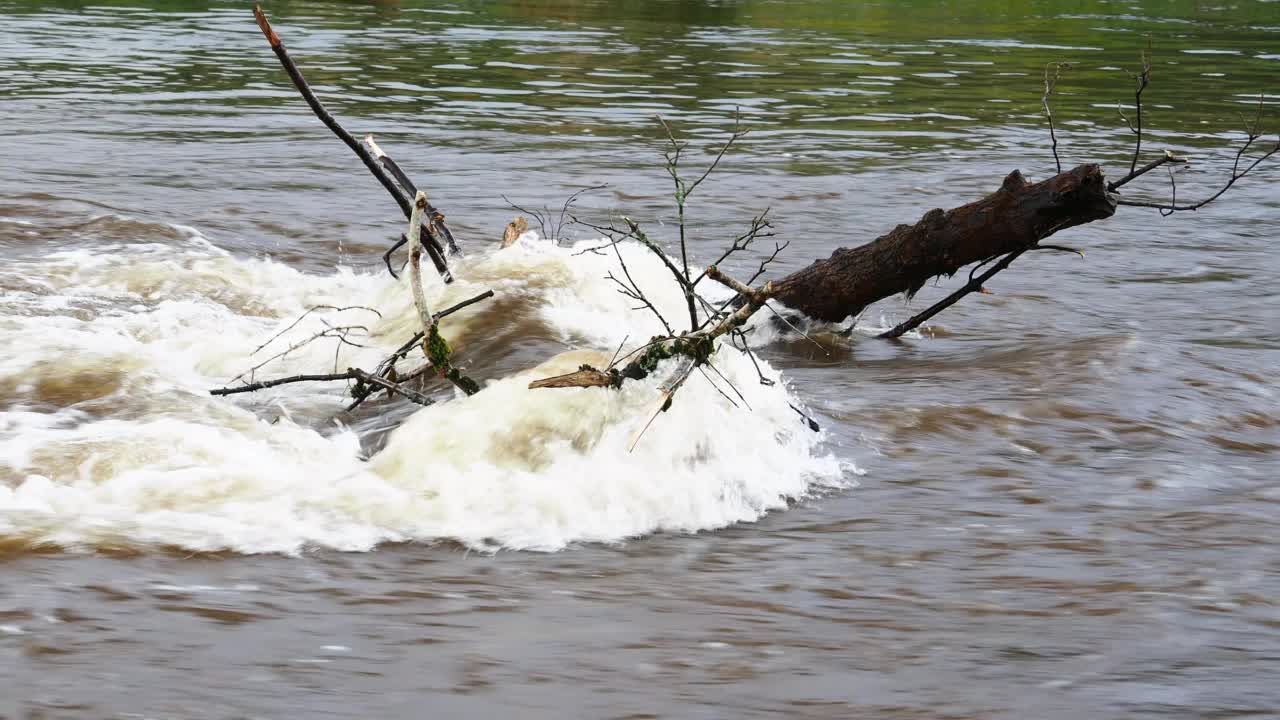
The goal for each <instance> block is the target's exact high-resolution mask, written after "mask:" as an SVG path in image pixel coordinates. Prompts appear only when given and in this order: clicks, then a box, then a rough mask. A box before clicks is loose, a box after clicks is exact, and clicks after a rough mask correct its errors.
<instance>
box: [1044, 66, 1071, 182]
mask: <svg viewBox="0 0 1280 720" xmlns="http://www.w3.org/2000/svg"><path fill="white" fill-rule="evenodd" d="M1071 65H1072V64H1071V63H1065V62H1051V63H1048V64H1047V65H1045V66H1044V94H1042V95H1041V96H1040V104H1041V105H1042V106H1043V107H1044V116H1045V118H1046V119H1048V121H1049V140H1050V141H1051V142H1052V148H1053V164H1054V166H1056V167H1057V169H1058V172H1062V160H1061V159H1060V158H1059V157H1058V134H1057V133H1056V132H1055V131H1054V128H1053V110H1051V109H1050V108H1049V97H1050V96H1051V95H1053V91H1054V89H1055V88H1057V86H1058V79H1059V78H1060V77H1062V71H1063V70H1067V69H1069V68H1071ZM1050 70H1052V71H1053V74H1052V75H1050V74H1049V71H1050Z"/></svg>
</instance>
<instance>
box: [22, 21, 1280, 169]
mask: <svg viewBox="0 0 1280 720" xmlns="http://www.w3.org/2000/svg"><path fill="white" fill-rule="evenodd" d="M265 6H266V8H267V10H268V13H269V14H270V15H271V16H272V17H273V18H274V19H275V21H276V24H277V26H278V28H279V30H280V32H281V35H282V36H283V37H284V39H285V42H286V44H287V45H288V46H290V47H291V48H292V49H293V52H294V54H295V56H296V57H297V59H298V61H299V62H300V64H301V65H302V66H303V67H304V69H305V71H306V73H307V75H308V77H309V78H310V79H311V81H312V83H313V84H314V85H315V86H316V88H317V89H318V90H319V91H321V92H322V93H323V94H324V95H325V96H326V97H327V98H330V102H331V103H332V104H333V105H334V106H335V109H337V110H339V111H340V112H342V113H344V114H347V115H357V116H366V117H369V116H377V117H379V118H381V119H383V120H386V121H387V122H396V123H400V122H403V123H409V124H413V123H426V124H428V125H435V126H437V127H446V128H449V129H450V130H453V131H467V132H471V133H476V132H486V131H502V132H515V133H518V134H520V135H523V136H538V137H543V138H545V139H546V140H547V141H548V142H550V143H552V144H554V143H555V142H556V138H557V137H561V138H564V137H568V138H581V137H583V136H585V135H587V134H591V135H594V136H597V137H601V136H603V137H611V136H627V135H636V134H640V135H644V136H646V137H652V136H653V134H654V132H655V131H654V126H653V122H652V118H653V116H654V115H656V114H661V115H664V116H667V117H669V118H672V119H673V120H674V121H675V122H676V123H677V124H679V125H681V126H682V127H683V128H684V130H685V131H686V132H690V133H697V132H700V131H701V130H710V129H713V128H722V127H724V126H725V125H726V124H727V123H728V122H730V118H731V117H732V115H733V114H734V112H741V113H742V115H743V116H744V118H745V119H746V121H747V122H748V123H749V124H750V125H752V126H754V127H756V128H760V129H761V130H764V131H766V132H765V133H763V134H759V135H757V138H756V141H755V142H756V143H767V142H768V138H769V137H770V135H769V134H768V132H767V131H771V130H772V131H776V133H785V134H786V135H787V137H788V138H789V141H791V142H792V143H793V144H794V142H795V140H796V138H797V137H799V138H803V139H804V142H803V143H800V144H801V145H804V146H805V147H807V148H808V149H811V150H813V151H815V152H817V153H818V157H819V159H818V160H816V161H815V157H813V156H811V157H810V158H809V159H808V160H807V161H806V162H805V163H803V164H799V163H797V167H796V168H795V169H794V171H796V172H805V173H809V172H814V173H821V172H824V171H825V170H824V165H823V163H822V162H821V160H820V154H821V151H822V149H823V148H835V147H839V148H841V150H842V151H843V152H858V151H860V150H861V151H865V152H867V153H869V154H876V155H879V156H884V155H886V154H887V153H889V152H891V151H906V152H923V151H927V150H928V149H929V148H931V147H933V146H936V145H939V144H945V145H948V146H957V147H959V146H964V145H965V143H966V142H971V143H981V144H986V145H990V144H991V143H992V142H998V141H994V140H993V138H996V137H998V132H997V131H1000V130H1003V129H1006V128H1010V127H1038V126H1039V125H1040V124H1041V123H1042V121H1041V117H1040V105H1039V99H1040V91H1041V83H1042V81H1041V73H1042V71H1043V68H1044V66H1045V64H1046V63H1049V62H1056V61H1070V62H1073V63H1075V66H1074V67H1073V68H1072V69H1071V70H1070V71H1068V72H1067V74H1066V75H1065V76H1064V78H1063V80H1062V81H1061V83H1060V84H1059V92H1060V96H1059V97H1058V98H1057V99H1056V100H1055V108H1056V114H1057V117H1058V119H1059V122H1060V123H1061V127H1062V129H1063V130H1064V132H1065V133H1067V135H1068V137H1070V138H1071V139H1072V141H1073V142H1075V143H1076V146H1077V147H1080V146H1081V145H1084V146H1085V147H1084V149H1086V150H1094V151H1096V152H1102V153H1106V152H1115V148H1117V147H1119V144H1120V143H1121V142H1122V141H1125V140H1126V131H1125V130H1124V129H1123V123H1122V121H1121V120H1120V118H1119V116H1118V114H1117V112H1116V109H1115V106H1116V104H1117V103H1127V102H1131V81H1130V80H1129V78H1128V75H1127V70H1129V69H1133V68H1134V67H1136V66H1137V65H1138V62H1139V56H1140V53H1141V50H1142V48H1143V47H1144V46H1145V45H1146V43H1147V42H1148V41H1150V42H1151V43H1152V44H1153V45H1154V46H1155V51H1156V69H1155V73H1154V78H1153V81H1154V84H1153V86H1152V88H1151V89H1150V90H1149V91H1148V94H1147V100H1148V102H1149V105H1148V107H1147V113H1146V120H1147V123H1148V126H1149V127H1153V128H1156V129H1157V131H1165V132H1178V133H1181V134H1180V135H1179V136H1178V142H1180V143H1182V144H1196V143H1201V142H1203V143H1205V144H1213V145H1220V144H1221V143H1222V137H1221V134H1222V133H1224V132H1227V131H1230V130H1234V129H1236V128H1238V126H1239V121H1238V118H1237V113H1238V112H1239V111H1241V110H1244V109H1246V105H1247V104H1248V103H1251V102H1255V100H1254V99H1255V98H1256V94H1257V93H1258V92H1259V91H1260V90H1267V89H1269V88H1270V87H1271V83H1272V78H1273V76H1274V75H1275V71H1276V70H1277V69H1280V55H1277V54H1274V52H1271V51H1273V50H1275V49H1276V48H1274V47H1273V46H1274V41H1275V40H1276V38H1277V36H1278V32H1280V9H1277V7H1278V6H1277V5H1276V4H1271V3H1261V2H1247V3H1242V4H1240V5H1237V6H1232V7H1230V8H1214V7H1210V6H1207V5H1204V4H1202V3H1198V2H1189V1H1179V2H1167V3H1160V4H1159V5H1158V7H1156V6H1153V7H1152V9H1151V12H1153V13H1157V15H1155V16H1143V15H1141V14H1140V13H1139V11H1137V10H1135V9H1133V7H1130V6H1118V5H1116V4H1114V3H1108V2H1091V1H1085V2H1081V1H1075V2H1066V1H1063V2H994V1H988V2H964V3H959V2H955V3H926V2H892V3H888V2H885V3H850V2H838V1H832V0H826V1H822V0H795V1H778V0H744V1H742V2H704V1H698V0H667V1H661V0H659V1H655V0H643V1H642V0H634V1H632V0H624V1H617V2H603V1H598V2H582V1H570V0H520V1H507V2H502V1H493V2H474V3H455V4H442V3H438V2H429V1H426V0H412V1H404V2H393V1H382V2H368V3H359V4H356V3H319V2H269V3H265ZM1134 7H1136V6H1134ZM0 10H3V11H4V19H0V28H5V27H6V26H9V27H8V29H10V30H15V31H16V32H15V33H11V34H10V37H11V38H15V37H17V35H18V34H21V35H22V36H23V40H22V41H16V40H10V41H7V44H8V45H9V47H8V48H7V49H6V52H5V53H4V54H3V55H0V72H3V76H4V79H5V80H6V82H5V83H4V85H3V88H4V89H3V90H0V94H2V95H6V96H17V97H40V96H47V95H57V96H59V97H63V98H67V99H70V100H77V99H78V100H83V99H84V98H86V97H92V96H93V94H95V93H107V94H109V95H110V96H111V97H112V98H114V99H115V100H116V101H117V102H129V100H128V98H129V97H130V96H132V97H134V99H135V101H136V102H138V103H140V105H139V107H138V112H143V111H145V112H148V113H151V114H157V113H171V114H173V115H176V116H182V117H199V116H206V117H217V116H221V115H229V114H239V113H244V112H252V111H254V109H255V108H276V107H279V106H280V105H281V104H282V103H286V102H290V101H289V100H288V99H287V98H288V94H289V88H288V87H287V86H285V85H284V81H283V77H282V75H281V73H280V72H279V69H278V67H277V66H275V65H274V62H273V58H271V57H270V54H269V53H267V52H266V49H265V46H264V45H263V44H262V42H261V38H260V36H258V35H257V34H256V28H254V27H253V25H252V19H251V17H250V15H249V12H248V9H247V8H246V7H245V6H244V5H242V4H240V3H229V2H193V1H183V0H167V1H166V0H147V1H144V0H92V1H91V2H67V1H63V2H47V1H40V2H34V1H32V2H26V1H24V2H0ZM157 11H160V12H157ZM71 28H74V30H72V29H71ZM86 31H87V32H86ZM73 43H74V44H75V45H76V46H75V47H74V48H71V49H68V48H67V45H69V44H73ZM95 51H97V52H95ZM1268 102H1269V103H1270V102H1274V100H1269V101H1268ZM226 130H227V128H223V131H224V132H225V131H226ZM778 136H779V135H774V137H778ZM1215 136H1216V137H1215ZM1091 145H1092V146H1093V147H1091Z"/></svg>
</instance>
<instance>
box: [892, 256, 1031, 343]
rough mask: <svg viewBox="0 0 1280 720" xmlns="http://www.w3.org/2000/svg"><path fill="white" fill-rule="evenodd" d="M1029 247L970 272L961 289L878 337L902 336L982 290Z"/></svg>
mask: <svg viewBox="0 0 1280 720" xmlns="http://www.w3.org/2000/svg"><path fill="white" fill-rule="evenodd" d="M1029 249H1030V248H1023V249H1021V250H1014V251H1013V252H1011V253H1009V254H1008V255H1005V256H1004V257H1003V258H1001V259H1000V262H998V263H996V264H995V265H994V266H993V267H992V268H991V269H990V270H988V271H986V272H984V273H982V274H981V275H979V276H978V277H976V278H974V277H973V276H972V274H970V279H969V282H967V283H965V284H964V285H963V286H962V287H961V288H960V289H959V290H956V291H955V292H953V293H951V294H950V295H948V296H946V297H945V298H943V299H942V300H940V301H939V302H937V303H935V304H934V305H932V306H931V307H930V308H929V309H927V310H925V311H924V312H922V313H920V314H918V315H916V316H915V317H912V318H911V319H910V320H908V321H906V322H904V323H902V324H900V325H898V326H897V327H895V328H893V329H892V330H889V331H888V332H883V333H880V335H879V336H878V337H882V338H897V337H902V335H904V334H905V333H908V332H910V331H912V330H914V329H915V328H917V327H919V326H920V325H921V324H922V323H923V322H925V321H926V320H928V319H929V318H931V317H933V316H934V315H937V314H938V313H940V312H942V311H943V310H946V309H947V308H949V307H951V306H952V305H955V304H956V303H958V302H960V299H961V298H963V297H964V296H965V295H968V294H969V293H971V292H974V291H975V290H981V289H982V284H983V283H985V282H986V281H988V280H990V279H991V278H992V277H994V276H995V274H996V273H998V272H1000V271H1001V270H1004V269H1005V268H1007V267H1009V264H1010V263H1012V262H1013V261H1014V260H1017V259H1018V256H1019V255H1021V254H1022V253H1024V252H1026V251H1027V250H1029ZM983 262H984V263H985V262H987V261H986V260H984V261H983Z"/></svg>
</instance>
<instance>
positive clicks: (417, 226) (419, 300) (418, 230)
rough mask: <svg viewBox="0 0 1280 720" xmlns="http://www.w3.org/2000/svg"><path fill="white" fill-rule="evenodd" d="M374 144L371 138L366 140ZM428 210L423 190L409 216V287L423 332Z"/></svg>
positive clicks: (426, 325)
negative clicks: (424, 236)
mask: <svg viewBox="0 0 1280 720" xmlns="http://www.w3.org/2000/svg"><path fill="white" fill-rule="evenodd" d="M366 140H369V141H370V142H372V139H371V138H366ZM426 209H427V194H426V193H425V192H423V191H421V190H419V191H418V194H417V196H416V197H414V199H413V212H412V213H410V214H409V229H408V231H406V233H405V234H406V236H408V238H409V286H410V289H411V290H412V291H413V306H414V307H415V308H417V309H418V320H419V321H420V322H421V323H422V332H423V333H427V332H430V330H431V324H432V320H431V308H429V307H427V298H426V295H425V294H424V293H423V292H422V262H421V261H422V214H423V212H425V211H426Z"/></svg>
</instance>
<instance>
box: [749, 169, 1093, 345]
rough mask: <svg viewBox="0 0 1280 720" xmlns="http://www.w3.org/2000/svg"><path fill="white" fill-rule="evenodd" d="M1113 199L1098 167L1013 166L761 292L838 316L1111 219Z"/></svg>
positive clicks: (813, 312) (808, 311) (815, 314)
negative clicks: (955, 202) (1037, 172)
mask: <svg viewBox="0 0 1280 720" xmlns="http://www.w3.org/2000/svg"><path fill="white" fill-rule="evenodd" d="M1115 210H1116V198H1115V196H1113V195H1111V194H1110V193H1109V192H1108V191H1107V186H1106V181H1105V179H1104V178H1103V173H1102V168H1100V167H1099V166H1097V165H1093V164H1090V165H1081V166H1079V167H1077V168H1074V169H1072V170H1068V171H1066V172H1063V173H1059V174H1058V175H1055V176H1054V177H1051V178H1049V179H1048V180H1044V181H1041V182H1038V183H1034V184H1033V183H1030V182H1027V180H1026V179H1025V178H1023V177H1022V173H1020V172H1018V171H1017V170H1015V171H1013V172H1012V173H1009V176H1008V177H1006V178H1005V179H1004V183H1003V184H1002V185H1001V186H1000V189H999V190H997V191H996V192H994V193H992V194H991V195H988V196H987V197H985V198H983V199H981V200H979V201H977V202H973V203H969V204H968V205H963V206H961V207H958V208H955V209H953V210H946V211H944V210H940V209H935V210H930V211H929V212H927V213H925V216H924V217H923V218H921V220H920V221H919V222H917V223H916V224H915V225H899V226H897V227H896V228H894V229H893V230H891V231H889V232H888V233H886V234H885V235H882V236H880V237H879V238H877V239H876V240H874V241H872V242H870V243H868V244H866V245H862V246H860V247H856V248H840V249H838V250H836V251H835V252H834V253H832V254H831V257H829V258H827V259H826V260H818V261H816V262H814V263H813V264H812V265H810V266H808V267H806V268H804V269H803V270H799V271H797V272H794V273H792V274H790V275H788V276H786V277H784V278H782V279H781V280H776V281H774V282H773V287H772V288H771V291H770V293H769V297H770V298H771V299H773V300H777V301H778V302H781V303H782V304H784V305H786V306H787V307H790V308H792V309H794V310H798V311H800V312H802V313H804V314H805V315H808V316H809V317H812V318H815V319H818V320H825V321H828V322H840V321H842V320H844V319H845V318H848V317H849V316H852V315H857V314H858V313H859V312H861V311H862V309H863V308H865V307H866V306H868V305H870V304H871V303H873V302H876V301H877V300H882V299H884V298H886V297H889V296H891V295H896V294H898V293H906V294H907V295H908V296H911V295H914V294H915V292H916V291H917V290H919V289H920V288H921V287H923V286H924V284H925V283H926V282H928V280H929V279H930V278H933V277H936V276H939V275H947V276H950V275H954V274H955V273H956V271H957V270H959V269H960V268H962V267H964V266H965V265H969V264H971V263H975V262H980V261H983V260H987V259H989V258H993V257H996V256H998V255H1004V254H1007V253H1012V252H1017V251H1019V250H1028V249H1031V248H1034V247H1035V245H1036V244H1037V243H1039V242H1040V241H1041V240H1043V239H1044V238H1046V237H1049V236H1050V235H1052V234H1053V233H1055V232H1058V231H1059V230H1064V229H1066V228H1069V227H1074V226H1076V225H1083V224H1085V223H1089V222H1093V221H1095V220H1103V219H1105V218H1108V217H1111V215H1112V214H1114V213H1115Z"/></svg>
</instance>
